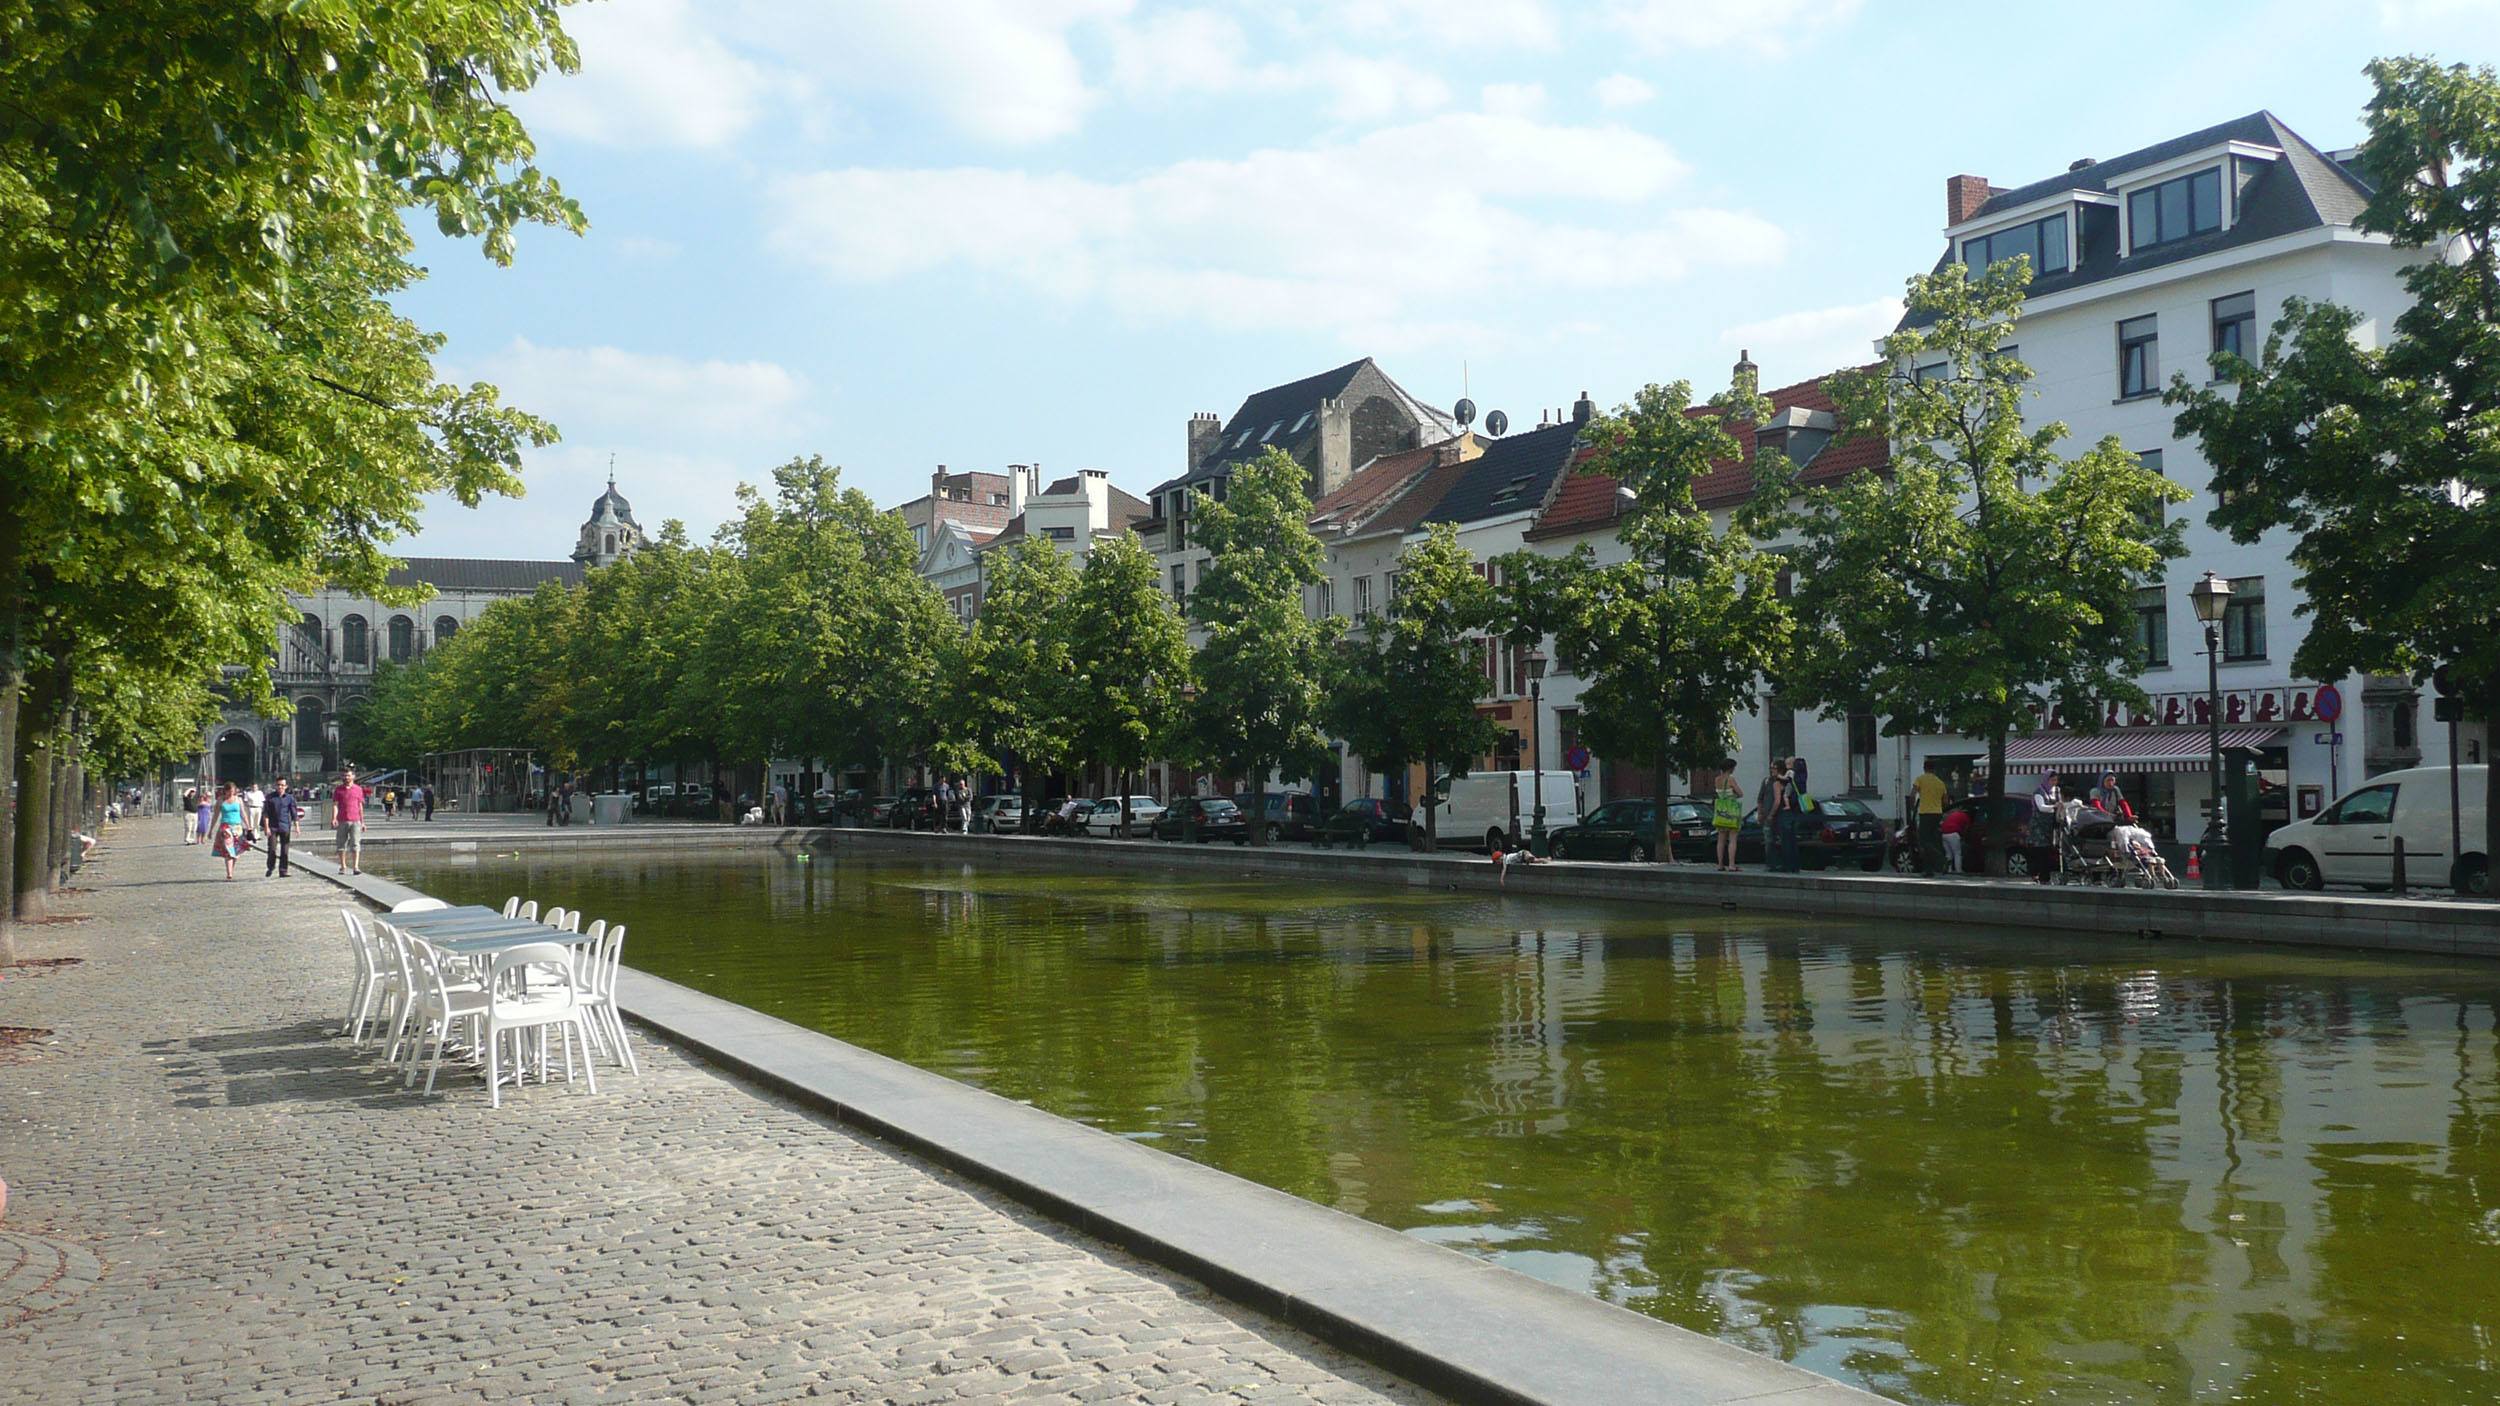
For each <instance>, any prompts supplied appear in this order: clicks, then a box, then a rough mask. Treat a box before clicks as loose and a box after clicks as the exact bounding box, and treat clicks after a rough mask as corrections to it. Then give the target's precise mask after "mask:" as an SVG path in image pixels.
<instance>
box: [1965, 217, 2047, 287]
mask: <svg viewBox="0 0 2500 1406" xmlns="http://www.w3.org/2000/svg"><path fill="white" fill-rule="evenodd" d="M2017 255H2020V256H2022V257H2024V258H2027V259H2029V260H2031V272H2032V276H2033V277H2035V278H2036V277H2039V276H2040V275H2043V274H2051V273H2064V272H2065V271H2066V217H2065V216H2064V215H2051V216H2049V217H2048V218H2047V219H2045V220H2033V221H2032V222H2031V223H2029V224H2027V225H2016V226H2014V227H2013V228H2012V229H2001V230H1998V231H1997V232H1996V233H1994V234H1979V235H1973V236H1971V237H1970V238H1968V239H1965V240H1963V241H1962V262H1963V264H1965V265H1966V266H1968V267H1969V269H1970V271H1971V272H1972V273H1974V274H1979V273H1986V272H1987V271H1988V269H1989V266H1990V265H1993V264H2000V263H2003V262H2004V261H2006V260H2007V259H2011V258H2014V257H2015V256H2017Z"/></svg>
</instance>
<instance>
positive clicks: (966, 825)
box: [955, 776, 972, 835]
mask: <svg viewBox="0 0 2500 1406" xmlns="http://www.w3.org/2000/svg"><path fill="white" fill-rule="evenodd" d="M955 810H956V816H955V831H956V833H957V834H963V835H969V834H971V833H972V778H971V777H969V776H966V777H962V778H960V779H958V780H957V782H956V783H955Z"/></svg>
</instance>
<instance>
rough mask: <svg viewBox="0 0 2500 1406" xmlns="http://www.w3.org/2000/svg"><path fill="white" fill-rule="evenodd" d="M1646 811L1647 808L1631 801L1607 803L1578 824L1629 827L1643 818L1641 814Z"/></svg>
mask: <svg viewBox="0 0 2500 1406" xmlns="http://www.w3.org/2000/svg"><path fill="white" fill-rule="evenodd" d="M1646 810H1648V807H1647V806H1643V805H1637V804H1635V803H1633V802H1631V801H1609V802H1607V803H1606V804H1604V805H1602V806H1599V807H1598V808H1597V809H1596V810H1595V811H1593V812H1592V813H1591V814H1590V815H1589V818H1588V819H1586V820H1583V821H1581V822H1580V823H1581V824H1583V825H1629V824H1631V823H1632V822H1634V821H1636V820H1639V819H1641V818H1643V816H1642V813H1643V812H1644V811H1646Z"/></svg>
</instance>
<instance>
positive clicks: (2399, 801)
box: [2266, 765, 2491, 893]
mask: <svg viewBox="0 0 2500 1406" xmlns="http://www.w3.org/2000/svg"><path fill="white" fill-rule="evenodd" d="M2490 772H2491V768H2490V766H2489V765H2480V766H2461V767H2458V768H2457V806H2456V809H2457V815H2456V824H2455V826H2454V827H2452V826H2451V825H2450V822H2449V806H2448V768H2446V767H2444V766H2417V767H2408V768H2406V769H2405V770H2403V771H2390V772H2384V773H2381V774H2380V775H2377V776H2373V777H2371V778H2370V779H2369V780H2367V781H2365V782H2363V783H2361V784H2360V785H2359V786H2356V787H2354V788H2353V789H2352V790H2350V791H2347V792H2345V793H2344V794H2343V795H2341V796H2338V797H2336V798H2335V804H2333V805H2331V806H2328V807H2327V808H2326V809H2325V810H2323V811H2320V812H2319V813H2318V814H2317V815H2315V816H2313V817H2311V818H2310V819H2307V820H2299V821H2294V822H2293V823H2291V824H2289V825H2286V826H2284V827H2283V828H2281V829H2279V830H2277V831H2275V832H2274V834H2272V835H2271V836H2269V837H2268V838H2267V840H2266V868H2267V870H2268V872H2270V873H2272V874H2273V875H2274V876H2275V877H2276V878H2278V879H2280V880H2282V881H2283V887H2285V888H2291V889H2320V888H2324V887H2326V886H2327V885H2328V884H2362V885H2365V886H2367V887H2370V888H2386V887H2387V886H2388V884H2389V882H2390V881H2391V880H2392V879H2393V878H2394V877H2395V875H2394V868H2395V855H2396V841H2397V839H2398V838H2400V837H2401V838H2402V839H2403V840H2404V842H2405V883H2406V884H2407V885H2417V884H2418V885H2420V886H2422V887H2424V888H2443V887H2446V886H2448V885H2449V884H2451V883H2458V882H2462V884H2463V885H2464V887H2465V888H2466V889H2467V891H2468V892H2476V893H2481V892H2488V891H2489V889H2490V883H2491V855H2490V853H2489V852H2488V851H2487V850H2486V848H2485V845H2486V844H2487V842H2488V834H2489V832H2488V831H2486V830H2485V829H2484V828H2483V826H2484V821H2483V817H2484V816H2485V815H2486V814H2487V813H2488V811H2487V808H2486V800H2485V797H2486V792H2485V791H2484V789H2483V788H2484V787H2485V786H2486V785H2488V784H2489V777H2490ZM2452 828H2455V829H2458V830H2461V831H2462V833H2463V838H2464V842H2465V848H2464V859H2463V861H2462V862H2461V863H2460V862H2458V861H2457V860H2456V856H2454V855H2452V854H2450V853H2449V835H2450V833H2451V830H2452Z"/></svg>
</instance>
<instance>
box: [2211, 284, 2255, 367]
mask: <svg viewBox="0 0 2500 1406" xmlns="http://www.w3.org/2000/svg"><path fill="white" fill-rule="evenodd" d="M2213 308H2214V355H2216V356H2221V355H2222V354H2224V353H2225V352H2228V353H2230V354H2231V355H2232V356H2238V357H2245V356H2247V355H2248V350H2249V345H2250V344H2251V343H2252V342H2253V341H2255V340H2256V331H2257V295H2256V294H2254V293H2234V294H2232V295H2231V296H2230V297H2228V298H2216V299H2214V303H2213ZM2214 379H2215V380H2217V381H2219V380H2221V379H2223V373H2222V371H2221V369H2220V368H2216V369H2215V371H2214Z"/></svg>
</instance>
